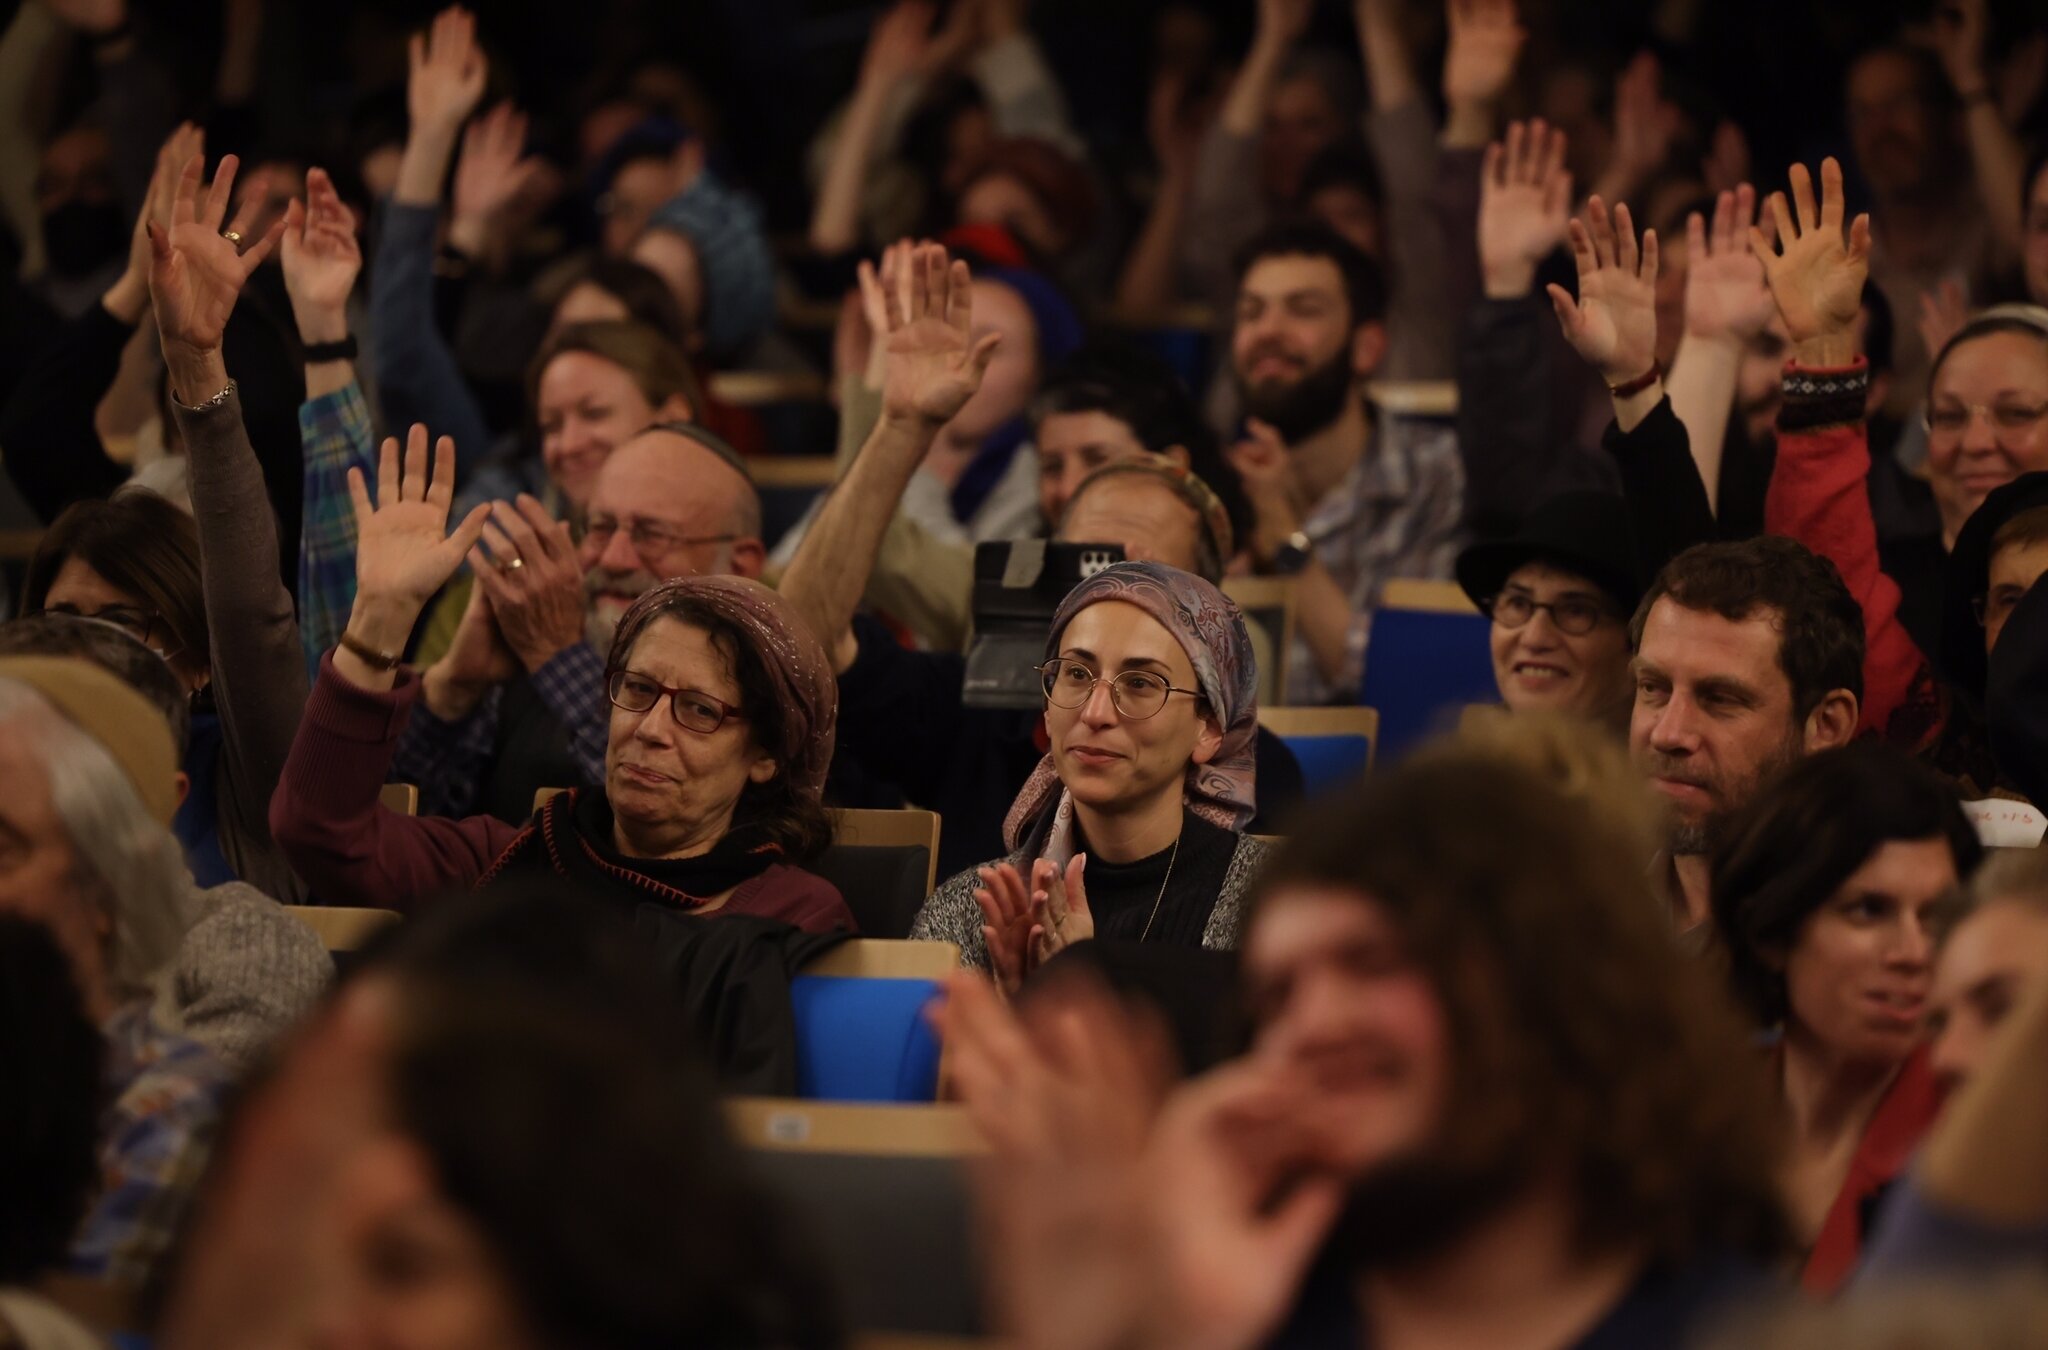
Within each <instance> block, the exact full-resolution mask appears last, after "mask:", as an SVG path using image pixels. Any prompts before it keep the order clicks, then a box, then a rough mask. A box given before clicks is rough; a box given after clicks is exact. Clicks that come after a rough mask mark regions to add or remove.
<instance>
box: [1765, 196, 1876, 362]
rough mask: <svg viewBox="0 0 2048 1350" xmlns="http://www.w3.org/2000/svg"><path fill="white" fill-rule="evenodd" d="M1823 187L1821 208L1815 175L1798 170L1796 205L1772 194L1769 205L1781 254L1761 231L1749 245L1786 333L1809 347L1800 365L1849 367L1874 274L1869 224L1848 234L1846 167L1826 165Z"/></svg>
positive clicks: (1856, 225) (1852, 225)
mask: <svg viewBox="0 0 2048 1350" xmlns="http://www.w3.org/2000/svg"><path fill="white" fill-rule="evenodd" d="M1820 182H1821V200H1820V204H1819V206H1818V207H1816V206H1815V205H1814V200H1813V175H1811V174H1810V173H1808V172H1807V170H1806V166H1805V165H1804V164H1795V165H1793V166H1792V200H1791V203H1790V204H1789V205H1788V204H1787V202H1786V199H1785V194H1784V193H1782V192H1773V193H1772V194H1771V199H1770V207H1771V216H1772V219H1773V220H1775V221H1776V222H1777V227H1778V247H1777V248H1773V247H1771V241H1770V240H1769V239H1768V238H1766V237H1765V235H1764V232H1763V231H1762V230H1761V229H1759V228H1757V227H1755V226H1751V227H1750V231H1749V243H1750V248H1751V249H1752V250H1754V251H1755V253H1756V255H1757V257H1759V258H1761V259H1762V260H1763V264H1764V274H1765V275H1766V276H1767V277H1768V278H1769V280H1770V286H1771V295H1772V297H1773V298H1774V299H1775V300H1776V301H1777V304H1778V313H1779V314H1780V315H1781V316H1782V317H1783V318H1784V320H1785V329H1786V331H1787V332H1789V333H1790V334H1791V335H1792V340H1793V341H1794V342H1796V343H1800V344H1801V345H1802V346H1805V347H1807V350H1806V351H1805V352H1804V353H1803V354H1802V355H1801V356H1800V357H1799V358H1798V359H1800V360H1801V361H1802V362H1803V363H1805V364H1809V365H1846V364H1848V363H1849V362H1850V361H1851V360H1852V359H1854V357H1855V338H1854V330H1855V324H1856V315H1857V313H1858V312H1859V311H1860V310H1861V309H1862V308H1863V282H1864V278H1865V277H1867V276H1868V275H1869V274H1870V217H1869V216H1868V215H1867V214H1866V215H1858V216H1857V217H1856V218H1855V219H1854V220H1853V221H1851V222H1849V227H1848V229H1847V231H1846V232H1845V231H1844V230H1843V228H1842V220H1843V216H1844V215H1845V214H1846V212H1845V208H1844V206H1843V193H1842V166H1841V165H1840V164H1838V163H1836V162H1835V160H1834V158H1833V157H1832V156H1830V157H1829V158H1827V159H1824V160H1822V161H1821V165H1820ZM1795 210H1796V212H1797V218H1796V219H1795V217H1794V212H1795Z"/></svg>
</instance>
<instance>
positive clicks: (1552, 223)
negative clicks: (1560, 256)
mask: <svg viewBox="0 0 2048 1350" xmlns="http://www.w3.org/2000/svg"><path fill="white" fill-rule="evenodd" d="M1564 160H1565V135H1564V133H1563V132H1562V131H1558V130H1556V129H1554V128H1550V127H1546V126H1545V125H1544V123H1543V122H1542V120H1541V119H1540V118H1539V119H1537V120H1536V121H1533V122H1530V123H1529V124H1528V125H1527V126H1524V125H1523V124H1522V123H1520V122H1511V123H1509V124H1508V130H1507V135H1506V136H1505V137H1504V138H1502V139H1501V140H1500V141H1497V142H1495V143H1494V144H1493V145H1491V146H1488V147H1487V150H1486V159H1485V167H1484V170H1483V171H1482V172H1481V174H1480V178H1479V257H1480V260H1481V262H1482V263H1483V264H1485V265H1486V266H1487V267H1489V268H1493V269H1500V268H1510V267H1513V268H1522V267H1534V266H1535V265H1536V264H1538V263H1540V262H1542V261H1543V260H1544V259H1545V258H1546V257H1548V256H1550V252H1551V250H1552V249H1555V248H1556V247H1557V246H1558V245H1559V244H1562V243H1563V242H1564V241H1565V236H1566V231H1567V229H1568V228H1569V226H1570V223H1571V194H1572V176H1571V173H1570V172H1569V171H1568V170H1567V169H1566V168H1565V167H1564Z"/></svg>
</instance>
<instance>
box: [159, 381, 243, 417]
mask: <svg viewBox="0 0 2048 1350" xmlns="http://www.w3.org/2000/svg"><path fill="white" fill-rule="evenodd" d="M234 392H235V382H234V381H233V380H229V381H228V383H227V387H226V388H225V389H222V390H221V391H220V392H219V393H218V394H215V395H214V396H213V397H212V398H210V399H207V400H206V401H205V402H204V403H179V402H178V397H177V395H175V394H173V395H172V396H171V402H172V404H173V405H175V406H176V407H177V408H178V410H179V411H180V412H188V413H203V412H212V411H213V410H214V409H215V408H218V407H220V406H221V405H222V404H224V403H226V402H227V401H228V395H230V394H232V393H234Z"/></svg>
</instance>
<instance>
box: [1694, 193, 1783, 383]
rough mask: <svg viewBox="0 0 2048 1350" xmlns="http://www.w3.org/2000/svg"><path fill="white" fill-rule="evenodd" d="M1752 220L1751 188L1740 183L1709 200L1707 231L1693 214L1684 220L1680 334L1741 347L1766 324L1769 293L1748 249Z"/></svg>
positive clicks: (1753, 200)
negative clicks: (1711, 210) (1711, 219)
mask: <svg viewBox="0 0 2048 1350" xmlns="http://www.w3.org/2000/svg"><path fill="white" fill-rule="evenodd" d="M1755 219H1756V189H1755V188H1753V187H1751V186H1750V185H1749V184H1747V183H1744V184H1742V185H1741V186H1740V187H1738V188H1736V189H1735V190H1734V191H1733V192H1723V193H1722V194H1721V195H1720V196H1719V197H1717V198H1716V199H1715V200H1714V223H1713V228H1712V230H1711V231H1710V230H1709V229H1708V227H1707V223H1706V221H1704V220H1703V219H1701V217H1700V213H1699V212H1697V211H1695V212H1693V213H1692V215H1691V216H1690V217H1689V218H1688V219H1687V220H1686V222H1685V253H1686V271H1685V331H1686V332H1687V333H1689V334H1691V335H1693V336H1694V337H1703V338H1709V339H1713V340H1716V341H1727V342H1733V343H1737V344H1740V343H1745V342H1748V341H1749V340H1750V339H1751V338H1753V337H1755V336H1756V335H1757V334H1758V333H1761V332H1763V330H1764V325H1765V324H1767V323H1769V322H1770V321H1771V314H1772V311H1773V310H1774V308H1775V305H1774V302H1773V301H1772V300H1771V288H1770V287H1769V286H1767V285H1766V284H1764V265H1763V263H1761V262H1759V261H1758V260H1757V257H1756V255H1755V254H1754V253H1752V252H1750V246H1749V227H1750V224H1751V222H1752V221H1754V220H1755Z"/></svg>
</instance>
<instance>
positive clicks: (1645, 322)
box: [1550, 197, 1657, 384]
mask: <svg viewBox="0 0 2048 1350" xmlns="http://www.w3.org/2000/svg"><path fill="white" fill-rule="evenodd" d="M1571 241H1572V258H1573V259H1574V261H1576V262H1577V263H1578V266H1579V295H1578V299H1577V300H1576V301H1574V300H1573V299H1572V297H1571V294H1570V293H1569V292H1567V291H1566V290H1565V289H1564V287H1562V286H1559V285H1557V284H1555V283H1552V285H1551V287H1550V300H1551V304H1552V306H1553V307H1554V308H1555V309H1556V310H1557V320H1558V323H1559V324H1560V325H1561V326H1562V327H1563V329H1564V336H1565V340H1566V341H1567V342H1569V343H1571V344H1572V348H1573V350H1575V351H1577V352H1578V354H1579V355H1580V356H1582V357H1584V358H1585V359H1586V362H1587V363H1588V364H1589V365H1591V366H1592V367H1593V368H1594V369H1595V370H1597V371H1599V372H1600V373H1601V375H1602V376H1603V377H1605V378H1606V380H1607V382H1608V383H1609V384H1618V383H1622V382H1625V381H1628V380H1632V379H1634V378H1636V377H1637V376H1639V375H1641V374H1643V373H1644V372H1645V371H1647V370H1648V369H1649V368H1650V364H1651V362H1653V361H1655V360H1656V357H1657V232H1656V231H1655V230H1646V231H1644V232H1643V242H1642V247H1641V249H1640V250H1638V248H1637V246H1636V234H1635V225H1634V222H1633V221H1631V220H1630V219H1629V214H1628V207H1626V206H1620V205H1618V206H1616V207H1615V208H1614V214H1613V216H1612V217H1610V216H1609V215H1608V213H1607V207H1606V205H1605V204H1604V203H1603V202H1602V201H1601V200H1600V199H1599V198H1598V197H1593V198H1590V199H1589V200H1588V201H1587V203H1586V219H1585V220H1583V221H1579V220H1574V221H1573V222H1572V223H1571Z"/></svg>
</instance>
